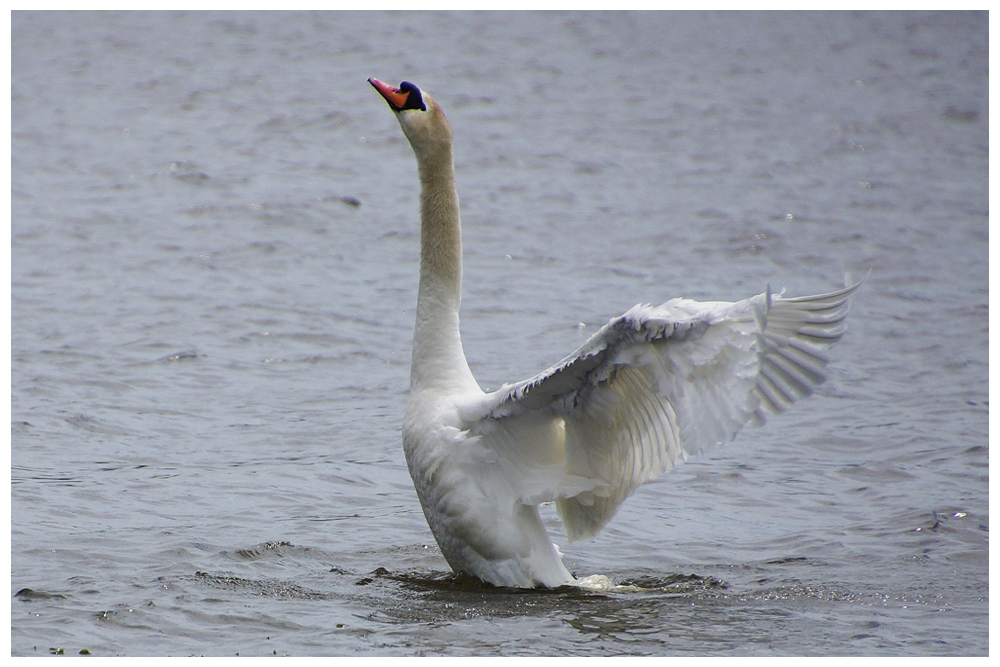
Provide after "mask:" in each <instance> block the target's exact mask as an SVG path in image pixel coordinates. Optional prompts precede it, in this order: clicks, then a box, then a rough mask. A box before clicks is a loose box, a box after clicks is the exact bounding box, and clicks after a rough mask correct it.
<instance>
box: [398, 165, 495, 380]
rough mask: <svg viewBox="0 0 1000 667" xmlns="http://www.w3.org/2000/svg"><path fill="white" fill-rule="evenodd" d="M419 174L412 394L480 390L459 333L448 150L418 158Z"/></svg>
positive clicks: (454, 201) (457, 250) (457, 245)
mask: <svg viewBox="0 0 1000 667" xmlns="http://www.w3.org/2000/svg"><path fill="white" fill-rule="evenodd" d="M417 164H418V166H419V170H420V185H421V192H420V219H421V226H420V287H419V290H418V294H417V322H416V327H415V330H414V333H413V359H412V366H411V369H410V390H411V391H418V390H421V389H430V388H433V389H445V390H449V389H454V390H467V389H470V388H476V389H478V387H479V385H478V384H477V383H476V381H475V378H474V377H473V375H472V371H471V370H470V369H469V364H468V362H467V361H466V359H465V352H464V351H463V349H462V339H461V335H460V333H459V325H458V311H459V306H460V304H461V301H462V225H461V222H460V218H459V212H458V192H457V190H456V189H455V169H454V166H453V163H452V156H451V149H450V147H449V148H448V149H447V150H440V151H435V152H434V153H433V155H430V156H428V155H420V154H418V155H417Z"/></svg>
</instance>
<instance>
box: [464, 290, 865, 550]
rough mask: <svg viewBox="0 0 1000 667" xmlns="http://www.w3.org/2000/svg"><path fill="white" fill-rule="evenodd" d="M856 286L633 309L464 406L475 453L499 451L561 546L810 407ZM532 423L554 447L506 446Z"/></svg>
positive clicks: (539, 442)
mask: <svg viewBox="0 0 1000 667" xmlns="http://www.w3.org/2000/svg"><path fill="white" fill-rule="evenodd" d="M860 284H861V283H857V284H855V285H852V286H850V287H847V288H845V289H842V290H838V291H836V292H831V293H829V294H820V295H816V296H807V297H796V298H782V297H781V296H774V295H772V294H771V293H770V289H768V290H767V291H766V292H764V293H763V294H759V295H757V296H755V297H752V298H750V299H746V300H744V301H740V302H737V303H722V302H708V303H699V302H695V301H690V300H687V299H674V300H671V301H668V302H666V303H665V304H663V305H661V306H658V307H650V306H636V307H635V308H633V309H631V310H630V311H628V312H627V313H625V314H624V315H622V316H621V317H618V318H615V319H613V320H611V321H610V322H609V323H608V324H607V325H605V326H604V327H603V328H602V329H600V330H599V331H598V332H597V333H596V334H595V335H594V336H592V337H591V338H590V339H589V340H588V341H587V342H586V343H584V345H583V346H581V347H580V348H579V349H578V350H577V351H576V352H574V353H573V354H571V355H569V356H568V357H566V358H565V359H563V360H562V361H561V362H559V363H558V364H556V365H555V366H553V367H552V368H550V369H548V370H546V371H545V372H543V373H541V374H539V375H537V376H535V377H534V378H531V379H529V380H526V381H524V382H521V383H518V384H515V385H509V386H505V387H504V388H502V389H500V390H498V391H496V392H493V393H491V394H486V395H485V397H484V398H483V399H482V400H481V401H479V402H478V403H476V404H475V405H470V406H467V410H468V412H469V413H470V414H469V417H470V423H478V424H480V425H479V426H478V427H475V429H474V430H475V431H476V432H475V435H477V436H479V438H478V440H477V442H479V443H480V445H481V446H483V447H486V448H490V447H491V446H494V444H493V443H496V445H495V446H498V447H499V446H501V444H502V447H501V448H502V449H504V453H503V454H502V455H501V456H500V457H499V458H500V459H503V458H504V457H506V458H507V459H508V464H509V465H516V466H517V469H518V470H519V471H520V474H519V475H513V476H511V477H513V478H515V479H523V480H524V482H523V483H524V485H525V489H523V491H521V492H520V496H521V497H522V498H523V499H524V501H525V502H527V501H529V500H530V501H533V502H538V500H540V499H543V498H546V497H547V498H548V499H554V500H555V501H556V506H557V509H558V512H559V515H560V517H561V518H562V521H563V526H564V528H565V529H566V533H567V535H568V536H569V537H570V538H571V539H577V538H580V537H586V536H588V535H592V534H594V533H596V532H597V531H598V530H600V529H601V528H602V527H603V526H604V525H605V524H606V523H607V522H608V521H609V520H610V519H611V517H612V516H613V515H614V513H615V511H616V510H617V509H618V507H619V506H620V505H621V503H622V502H623V501H624V500H625V498H627V497H628V496H629V495H631V494H632V493H633V492H634V491H635V489H636V488H638V487H639V486H640V485H641V484H643V483H644V482H646V481H648V480H649V479H651V478H653V477H656V476H658V475H660V474H662V473H663V472H665V471H666V470H669V469H670V468H672V467H673V466H674V465H678V464H679V463H682V462H683V461H684V460H685V459H686V458H687V457H688V456H690V455H692V454H694V453H697V452H699V451H701V450H703V449H705V448H706V447H710V446H713V445H717V444H720V443H723V442H728V441H729V440H731V439H732V438H733V437H734V436H735V435H736V433H737V432H738V431H739V430H740V428H742V427H743V426H744V425H745V424H746V423H747V422H750V421H752V422H754V423H757V424H759V423H763V422H764V421H765V420H766V418H767V416H768V415H770V414H774V413H777V412H781V411H783V410H785V409H786V408H787V407H788V406H790V405H791V404H792V403H794V402H795V401H797V400H799V399H802V398H804V397H806V396H808V395H810V394H811V393H812V392H813V390H814V388H815V387H816V385H818V384H820V383H821V382H823V381H824V380H825V379H826V373H825V370H824V369H825V366H826V364H827V360H828V358H827V356H826V354H825V350H826V349H828V348H829V347H830V346H831V345H833V344H834V343H835V342H836V341H837V340H839V339H840V338H841V337H842V336H843V334H844V332H845V331H846V326H845V323H844V319H845V317H846V316H847V312H848V298H849V297H850V296H851V294H852V293H853V292H854V291H855V290H856V289H857V288H858V286H859V285H860ZM539 419H541V420H542V421H545V422H546V423H547V424H550V427H546V428H547V429H548V430H547V431H546V433H550V434H551V433H558V434H559V437H558V438H556V437H552V436H551V435H549V436H547V437H546V438H541V439H540V438H535V439H534V440H532V439H531V438H529V439H528V441H530V444H521V445H518V444H512V443H516V442H521V441H522V440H523V438H522V437H520V436H518V437H514V434H516V433H524V432H525V431H526V430H525V428H524V426H523V425H521V422H522V421H524V420H528V422H530V423H536V422H537V421H538V420H539ZM477 420H478V421H477ZM546 420H547V421H546ZM526 423H527V422H526ZM551 424H557V425H558V427H559V428H557V429H555V430H553V429H552V428H551ZM526 442H527V441H526ZM529 450H530V451H529ZM542 450H544V451H542ZM513 459H517V460H513ZM536 459H537V460H539V461H541V460H544V461H545V462H546V463H545V470H544V474H541V470H540V469H539V468H538V467H537V466H535V467H534V468H533V467H532V464H531V463H530V461H531V460H536ZM498 465H504V462H503V461H502V460H501V461H499V462H498ZM528 480H531V481H530V483H528ZM545 480H549V481H548V482H546V481H545ZM513 483H514V484H515V485H516V484H517V483H518V482H516V481H515V482H513ZM528 487H530V490H529V488H528ZM513 493H515V495H517V494H518V493H519V492H518V491H517V490H516V489H515V490H514V491H513Z"/></svg>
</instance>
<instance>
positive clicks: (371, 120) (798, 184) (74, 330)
mask: <svg viewBox="0 0 1000 667" xmlns="http://www.w3.org/2000/svg"><path fill="white" fill-rule="evenodd" d="M987 38H988V31H987V17H986V15H985V14H982V13H979V14H976V13H973V14H965V13H947V14H924V13H893V14H869V13H860V14H853V13H850V14H849V13H836V14H818V13H800V14H784V13H768V14H687V13H681V14H678V13H658V14H600V13H599V14H576V13H568V14H564V13H533V14H513V15H497V14H488V13H487V14H484V13H457V14H452V13H443V14H439V13H427V14H411V13H393V14H382V13H366V14H353V13H319V14H282V13H278V14H254V13H220V14H214V13H211V14H202V13H143V12H139V13H122V14H119V13H73V14H69V13H25V12H18V13H15V14H14V15H13V18H12V40H13V45H12V122H11V125H12V136H11V140H12V184H11V202H12V203H11V210H12V234H11V249H12V271H11V280H12V318H13V322H12V350H11V365H12V373H11V376H12V377H11V387H12V400H11V412H12V427H11V428H12V450H11V466H12V470H11V503H12V511H11V523H12V527H11V595H12V600H11V615H12V620H11V644H12V648H11V651H12V654H14V655H46V654H49V653H50V652H57V651H59V650H62V651H63V652H65V653H66V654H77V653H79V652H80V651H82V650H87V651H89V652H90V653H91V654H94V655H234V654H239V655H274V654H278V655H354V654H361V655H496V654H501V655H679V654H693V655H701V654H709V655H745V654H752V655H789V654H791V655H802V654H806V655H830V654H835V655H856V654H870V655H985V654H986V653H987V651H988V639H987V637H988V634H987V619H988V597H987V574H988V529H989V510H988V507H989V504H988V479H989V474H988V436H987V415H988V392H987V390H988V361H987V349H988V328H987V320H988V289H987V275H988V259H987V254H988V238H989V237H988V194H987V167H988V139H987V137H988V121H987V112H988V102H987V72H988V60H987V58H988V57H987ZM370 76H376V77H378V78H381V79H383V80H385V81H389V82H393V83H395V82H398V81H399V80H402V79H407V80H412V81H414V82H415V83H417V84H418V85H420V86H421V87H423V88H425V89H427V90H429V91H431V92H432V93H433V94H434V95H435V98H436V99H437V100H438V101H439V102H440V103H441V105H442V106H443V108H444V109H445V111H446V113H447V114H448V116H449V119H450V120H451V124H452V126H453V129H454V131H455V135H456V147H455V151H456V166H457V169H458V185H459V191H460V194H461V197H462V204H463V224H464V234H465V247H466V256H465V270H466V274H465V289H464V297H465V301H464V311H463V333H464V337H465V339H466V350H467V353H468V355H469V357H470V363H471V365H472V367H473V370H474V371H475V373H476V374H477V377H478V378H480V380H481V382H482V383H483V385H484V386H486V387H496V386H498V385H499V384H500V383H502V382H504V381H513V380H519V379H522V378H524V377H527V376H529V375H532V374H534V373H536V372H538V371H539V370H541V369H543V368H545V367H547V366H549V365H550V364H552V363H554V362H555V361H557V360H558V359H560V358H561V357H562V356H563V355H565V354H566V353H568V352H569V351H570V350H572V349H573V348H574V347H575V346H576V345H578V344H579V343H580V342H582V341H583V340H584V339H585V338H586V337H587V336H589V335H590V334H591V333H593V332H594V331H595V330H596V329H597V328H598V327H599V326H601V325H602V324H603V323H604V322H606V321H607V320H608V319H609V318H611V317H613V316H615V315H618V314H620V313H622V312H624V311H625V310H626V309H627V308H629V307H631V306H632V305H634V304H636V303H640V302H648V303H659V302H662V301H665V300H666V299H668V298H671V297H674V296H687V297H691V298H697V299H716V300H718V299H721V300H735V299H740V298H744V297H746V296H749V295H751V294H755V293H758V292H760V291H763V290H764V289H765V287H766V286H767V285H768V284H770V285H771V286H772V288H773V289H776V290H777V289H781V288H787V290H788V293H789V294H803V293H814V292H817V291H826V290H830V289H833V288H836V287H838V286H840V285H841V284H843V280H844V277H845V275H849V276H853V277H855V278H857V277H860V276H862V275H864V274H865V273H866V272H867V271H869V270H871V275H870V277H869V279H868V282H867V283H866V285H865V286H864V287H863V288H862V290H861V292H859V294H858V296H857V298H856V301H855V303H854V307H853V309H852V312H851V315H850V327H851V328H850V332H849V333H848V335H847V336H846V338H845V339H844V340H843V342H842V343H841V344H840V345H839V346H838V347H837V348H836V349H835V350H834V353H833V359H834V360H833V362H832V366H831V370H832V377H831V380H830V382H829V383H828V384H826V385H824V386H823V388H822V389H821V391H820V392H819V394H818V395H817V396H814V397H812V398H810V399H809V400H808V401H806V402H803V403H802V404H801V405H798V406H796V408H795V409H794V410H792V411H791V412H789V413H788V414H786V415H782V416H780V417H777V418H774V419H772V420H771V421H770V422H769V423H768V424H767V425H766V426H765V427H764V428H762V429H756V430H753V429H749V430H747V431H745V432H744V433H742V434H741V435H740V436H739V437H738V439H737V440H736V442H734V443H732V444H730V445H728V446H726V447H724V448H720V449H718V450H716V451H713V452H710V453H708V454H707V455H706V456H704V457H701V458H699V459H697V460H693V461H691V462H689V463H688V464H687V465H685V466H683V467H681V468H680V469H678V470H676V471H674V472H672V473H670V474H668V475H666V476H664V477H663V478H661V479H659V480H657V481H655V482H653V483H650V484H648V485H647V486H646V487H644V488H643V489H641V490H640V491H639V492H638V493H637V494H636V495H635V496H634V497H633V498H631V499H630V500H629V501H628V502H627V503H626V504H625V506H624V507H623V509H622V510H621V511H620V512H619V514H618V515H617V517H616V518H615V519H614V520H613V522H612V523H611V524H610V526H609V527H608V529H607V530H606V531H604V532H603V533H602V534H601V535H599V536H598V537H597V538H595V539H593V540H590V541H585V542H580V543H574V544H567V543H566V540H565V538H564V537H563V536H562V535H561V533H560V532H559V526H558V521H557V519H556V518H555V516H554V513H553V512H551V511H549V513H548V514H549V516H550V524H551V526H550V527H551V531H552V534H553V536H554V539H555V540H556V541H557V542H558V543H559V545H560V547H561V548H562V550H563V551H564V553H565V560H566V563H567V565H568V567H569V568H570V569H571V570H572V571H574V572H576V573H578V574H580V575H588V574H594V573H601V574H605V575H609V576H611V577H613V578H615V579H616V580H617V581H618V582H620V583H623V584H633V585H635V586H636V587H637V588H636V589H634V590H632V591H630V592H620V593H614V594H603V595H602V594H592V593H582V592H579V591H575V590H559V591H541V592H522V591H508V590H497V589H490V588H487V587H483V586H480V585H476V584H475V583H474V582H469V581H467V580H462V579H457V578H455V577H453V576H451V575H450V574H449V571H448V568H447V565H446V564H445V562H444V561H443V559H442V558H441V556H440V553H439V551H438V549H437V547H436V545H435V544H434V542H433V539H432V537H431V535H430V532H429V530H428V529H427V527H426V524H425V522H424V520H423V517H422V514H421V512H420V509H419V506H418V503H417V499H416V496H415V494H414V492H413V489H412V486H411V483H410V480H409V477H408V475H407V472H406V467H405V463H404V460H403V454H402V450H401V445H400V418H401V415H402V411H403V407H404V405H405V401H406V386H407V381H408V373H409V343H410V334H411V329H412V321H413V306H414V302H415V287H416V271H417V268H416V261H417V253H418V248H417V243H418V227H417V225H418V220H417V204H416V197H417V192H418V184H417V180H416V173H415V171H416V170H415V164H414V160H413V157H412V154H411V152H410V149H409V147H408V146H407V145H406V143H405V140H404V139H403V137H402V134H401V132H400V131H399V127H398V125H397V123H396V121H395V120H394V119H393V117H392V114H391V113H390V112H389V110H388V109H387V108H386V105H385V103H384V101H383V100H381V98H380V97H379V96H378V95H377V94H376V93H375V91H373V90H372V89H371V88H370V86H369V85H368V84H367V83H366V79H367V78H368V77H370Z"/></svg>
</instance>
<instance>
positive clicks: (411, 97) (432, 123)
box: [368, 78, 452, 158]
mask: <svg viewBox="0 0 1000 667" xmlns="http://www.w3.org/2000/svg"><path fill="white" fill-rule="evenodd" d="M368 83H370V84H371V85H372V86H373V87H374V88H375V90H377V91H378V92H379V94H380V95H382V97H383V98H385V101H386V102H388V103H389V108H390V109H392V111H393V113H395V114H396V119H397V120H398V121H399V125H400V127H402V128H403V134H405V135H406V139H407V140H408V141H409V142H410V146H412V147H413V150H414V152H416V154H417V156H418V157H428V158H429V157H432V156H433V155H435V154H438V153H439V152H440V151H442V150H450V149H451V138H452V137H451V126H450V125H449V124H448V119H447V118H445V117H444V112H443V111H441V107H439V106H438V105H437V102H435V101H434V98H433V97H431V96H430V94H429V93H427V92H426V91H423V90H420V89H419V88H417V87H416V86H415V85H413V84H412V83H410V82H409V81H404V82H403V83H401V84H399V87H398V88H396V87H393V86H390V85H388V84H386V83H382V82H381V81H379V80H378V79H375V78H372V79H368Z"/></svg>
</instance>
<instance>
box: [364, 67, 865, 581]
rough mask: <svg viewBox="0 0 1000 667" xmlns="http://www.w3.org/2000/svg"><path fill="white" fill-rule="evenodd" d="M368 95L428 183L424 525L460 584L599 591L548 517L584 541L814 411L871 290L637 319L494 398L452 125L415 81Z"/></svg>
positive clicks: (418, 427) (419, 421)
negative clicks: (786, 417) (735, 442)
mask: <svg viewBox="0 0 1000 667" xmlns="http://www.w3.org/2000/svg"><path fill="white" fill-rule="evenodd" d="M368 82H369V83H370V84H371V85H372V86H374V87H375V89H376V90H377V91H378V92H379V93H380V94H381V95H382V97H384V98H385V100H386V101H387V102H388V103H389V107H390V108H391V109H392V111H393V112H394V113H395V115H396V118H397V119H398V120H399V124H400V126H402V129H403V133H404V134H405V135H406V138H407V139H408V140H409V142H410V145H411V146H412V148H413V151H414V153H415V154H416V158H417V167H418V171H419V176H420V184H421V192H420V218H421V228H420V283H419V288H418V293H417V316H416V326H415V329H414V334H413V356H412V366H411V370H410V396H409V401H408V404H407V406H406V413H405V416H404V418H403V448H404V450H405V453H406V462H407V465H408V467H409V470H410V476H411V477H412V478H413V484H414V486H415V487H416V491H417V496H418V497H419V499H420V504H421V506H422V507H423V511H424V515H425V516H426V518H427V523H428V524H429V525H430V528H431V532H432V533H433V534H434V537H435V539H437V543H438V545H440V547H441V553H442V554H443V555H444V557H445V559H446V560H447V561H448V564H449V565H450V566H451V567H452V569H453V570H455V571H456V572H461V573H465V574H469V575H472V576H475V577H478V578H479V579H481V580H483V581H487V582H489V583H491V584H494V585H496V586H514V587H522V588H532V587H535V586H546V587H556V586H561V585H585V584H582V583H581V582H583V581H584V580H576V579H575V578H574V577H573V575H572V574H570V572H569V571H568V570H567V569H566V567H565V566H564V565H563V563H562V559H561V558H560V554H559V552H558V550H557V549H556V547H555V545H553V544H552V542H551V540H550V539H549V536H548V535H547V533H546V530H545V527H544V526H543V525H542V521H541V518H540V517H539V514H538V507H537V506H538V504H539V503H542V502H546V501H555V504H556V509H557V512H558V515H559V517H560V519H561V520H562V524H563V527H564V529H565V531H566V534H567V536H568V537H569V538H570V540H576V539H579V538H582V537H587V536H590V535H593V534H595V533H597V532H598V531H599V530H601V528H603V527H604V525H605V524H607V523H608V521H609V520H610V519H611V517H612V516H613V515H614V513H615V511H616V510H617V509H618V507H619V505H621V503H622V501H624V500H625V498H627V497H628V496H629V495H631V494H632V493H633V492H634V491H635V490H636V488H638V487H639V486H640V485H641V484H643V483H644V482H646V481H647V480H649V479H652V478H653V477H656V476H658V475H660V474H661V473H663V472H665V471H667V470H669V469H670V468H672V467H673V466H675V465H677V464H679V463H681V462H683V461H684V460H685V459H686V458H687V457H688V456H689V455H691V454H694V453H697V452H699V451H701V450H703V449H705V448H706V447H708V446H711V445H715V444H718V443H723V442H728V441H729V440H732V438H733V437H734V436H735V435H736V432H737V431H739V429H740V428H741V427H742V426H743V425H744V424H745V423H747V422H755V423H757V424H759V423H762V422H763V421H764V419H765V416H766V415H767V414H769V413H776V412H780V411H782V410H784V409H785V408H787V407H788V406H789V405H791V404H792V403H793V402H794V401H795V400H797V399H800V398H803V397H805V396H808V395H809V394H810V393H812V390H813V387H814V386H815V385H817V384H819V383H820V382H822V381H823V380H824V379H825V375H824V366H825V364H826V362H827V358H826V356H825V355H824V354H823V350H825V349H826V348H829V347H830V346H831V345H833V344H834V343H835V342H836V341H837V340H838V339H839V338H840V337H841V336H842V335H843V333H844V331H845V325H844V318H845V317H846V316H847V309H848V304H847V300H848V297H849V296H850V295H851V293H852V292H854V290H855V289H857V287H858V285H859V284H860V283H857V284H855V285H853V286H851V287H848V288H846V289H842V290H839V291H836V292H831V293H829V294H821V295H817V296H806V297H797V298H788V299H786V298H782V297H781V296H778V295H773V294H771V293H770V289H768V291H766V292H764V293H763V294H758V295H757V296H754V297H751V298H749V299H745V300H743V301H738V302H736V303H726V302H706V303H699V302H696V301H691V300H688V299H672V300H670V301H667V302H666V303H664V304H663V305H661V306H657V307H650V306H636V307H634V308H632V309H631V310H629V311H628V312H627V313H625V314H624V315H622V316H620V317H617V318H615V319H613V320H611V321H610V322H609V323H608V324H607V325H605V326H604V327H603V328H602V329H601V330H600V331H598V332H597V333H595V334H594V335H593V336H592V337H591V338H590V340H588V341H587V342H586V343H584V344H583V346H582V347H580V349H578V350H577V351H576V352H574V353H572V354H571V355H569V356H568V357H566V358H565V359H563V360H562V361H560V362H559V363H557V364H556V365H554V366H552V367H551V368H549V369H548V370H546V371H544V372H542V373H540V374H539V375H536V376H535V377H533V378H530V379H528V380H524V381H523V382H518V383H516V384H509V385H504V386H503V387H501V388H500V389H498V390H496V391H492V392H488V393H487V392H483V391H482V389H480V387H479V385H478V384H477V383H476V380H475V378H474V377H473V375H472V371H471V370H470V369H469V364H468V363H467V362H466V359H465V353H464V352H463V350H462V340H461V338H460V336H459V324H458V310H459V302H460V300H461V282H462V241H461V228H460V223H459V209H458V193H457V192H456V190H455V172H454V166H453V164H452V133H451V127H450V126H449V124H448V121H447V120H446V119H445V116H444V113H442V111H441V108H440V107H439V106H438V105H437V103H435V102H434V99H433V98H432V97H431V96H430V95H428V94H427V92H426V91H422V90H420V89H419V88H417V87H416V86H415V85H413V84H412V83H409V82H406V81H404V82H403V83H401V84H400V86H399V87H398V88H395V87H392V86H389V85H387V84H385V83H382V82H381V81H379V80H377V79H374V78H372V79H369V80H368ZM588 579H589V578H588Z"/></svg>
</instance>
